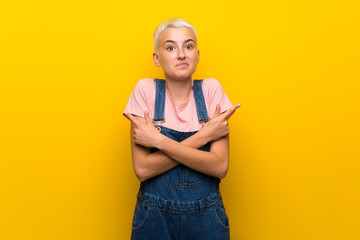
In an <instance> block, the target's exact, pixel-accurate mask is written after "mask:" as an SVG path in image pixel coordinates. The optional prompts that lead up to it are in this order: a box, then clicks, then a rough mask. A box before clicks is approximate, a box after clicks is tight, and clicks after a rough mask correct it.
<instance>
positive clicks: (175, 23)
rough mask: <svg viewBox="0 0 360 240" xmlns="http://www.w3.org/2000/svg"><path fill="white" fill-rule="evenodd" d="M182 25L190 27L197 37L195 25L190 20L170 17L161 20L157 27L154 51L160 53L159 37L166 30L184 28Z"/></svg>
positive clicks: (154, 37) (154, 36)
mask: <svg viewBox="0 0 360 240" xmlns="http://www.w3.org/2000/svg"><path fill="white" fill-rule="evenodd" d="M182 27H186V28H189V29H190V30H191V31H192V32H193V33H194V34H195V38H197V34H196V29H195V27H194V26H193V25H191V24H190V23H189V22H188V21H186V20H185V19H183V18H169V19H166V20H165V21H163V22H161V23H160V24H159V25H158V26H157V27H156V29H155V32H154V35H153V41H154V51H155V52H156V53H157V54H158V53H159V37H160V34H161V33H162V32H163V31H164V30H166V29H168V28H182Z"/></svg>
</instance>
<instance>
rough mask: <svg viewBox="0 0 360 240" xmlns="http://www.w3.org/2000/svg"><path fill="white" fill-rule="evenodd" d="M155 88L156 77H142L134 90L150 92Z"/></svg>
mask: <svg viewBox="0 0 360 240" xmlns="http://www.w3.org/2000/svg"><path fill="white" fill-rule="evenodd" d="M154 89H155V83H154V79H151V78H143V79H140V80H139V81H138V82H137V83H136V86H135V89H134V92H141V93H148V92H151V90H154Z"/></svg>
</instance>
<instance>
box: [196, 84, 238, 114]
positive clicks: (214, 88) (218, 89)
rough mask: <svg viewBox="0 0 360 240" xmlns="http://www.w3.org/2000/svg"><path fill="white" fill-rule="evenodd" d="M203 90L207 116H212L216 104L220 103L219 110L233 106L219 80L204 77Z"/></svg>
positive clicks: (223, 110) (222, 110)
mask: <svg viewBox="0 0 360 240" xmlns="http://www.w3.org/2000/svg"><path fill="white" fill-rule="evenodd" d="M203 92H204V98H205V102H206V107H207V111H208V115H209V118H212V116H213V115H214V113H215V110H216V104H219V105H220V111H221V112H225V111H226V110H228V109H229V108H231V107H232V106H233V105H232V103H231V101H230V99H229V98H228V96H227V95H226V93H225V92H224V90H223V88H222V86H221V84H220V82H219V81H218V80H216V79H215V78H207V79H204V81H203Z"/></svg>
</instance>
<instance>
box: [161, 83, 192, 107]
mask: <svg viewBox="0 0 360 240" xmlns="http://www.w3.org/2000/svg"><path fill="white" fill-rule="evenodd" d="M165 80H166V88H167V90H168V92H169V94H170V96H171V98H172V99H173V100H174V101H175V102H180V103H181V102H186V101H187V100H188V98H189V94H190V92H191V88H192V79H191V77H190V78H189V79H186V80H181V81H179V80H173V79H170V78H167V77H166V78H165Z"/></svg>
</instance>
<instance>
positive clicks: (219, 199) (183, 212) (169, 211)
mask: <svg viewBox="0 0 360 240" xmlns="http://www.w3.org/2000/svg"><path fill="white" fill-rule="evenodd" d="M145 194H146V195H148V196H150V197H152V198H154V199H158V201H160V200H162V199H161V198H159V197H155V196H152V195H151V194H148V193H145ZM211 197H212V196H211ZM208 198H210V197H208ZM205 199H207V198H205ZM139 201H140V202H141V203H142V204H144V205H146V206H148V207H150V208H153V209H156V210H159V211H165V212H168V213H176V214H192V213H197V212H200V208H197V209H196V210H192V211H175V210H171V209H162V208H161V207H158V206H154V205H152V204H148V203H145V202H144V201H143V200H141V199H139ZM166 201H167V203H169V202H170V203H173V202H176V203H179V204H194V203H196V202H199V200H198V201H191V202H177V201H169V200H166ZM220 201H221V198H220V197H217V199H216V202H215V203H213V204H212V205H210V206H207V207H204V208H203V209H202V210H203V211H207V210H209V209H212V208H215V207H216V205H217V204H219V203H220Z"/></svg>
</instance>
